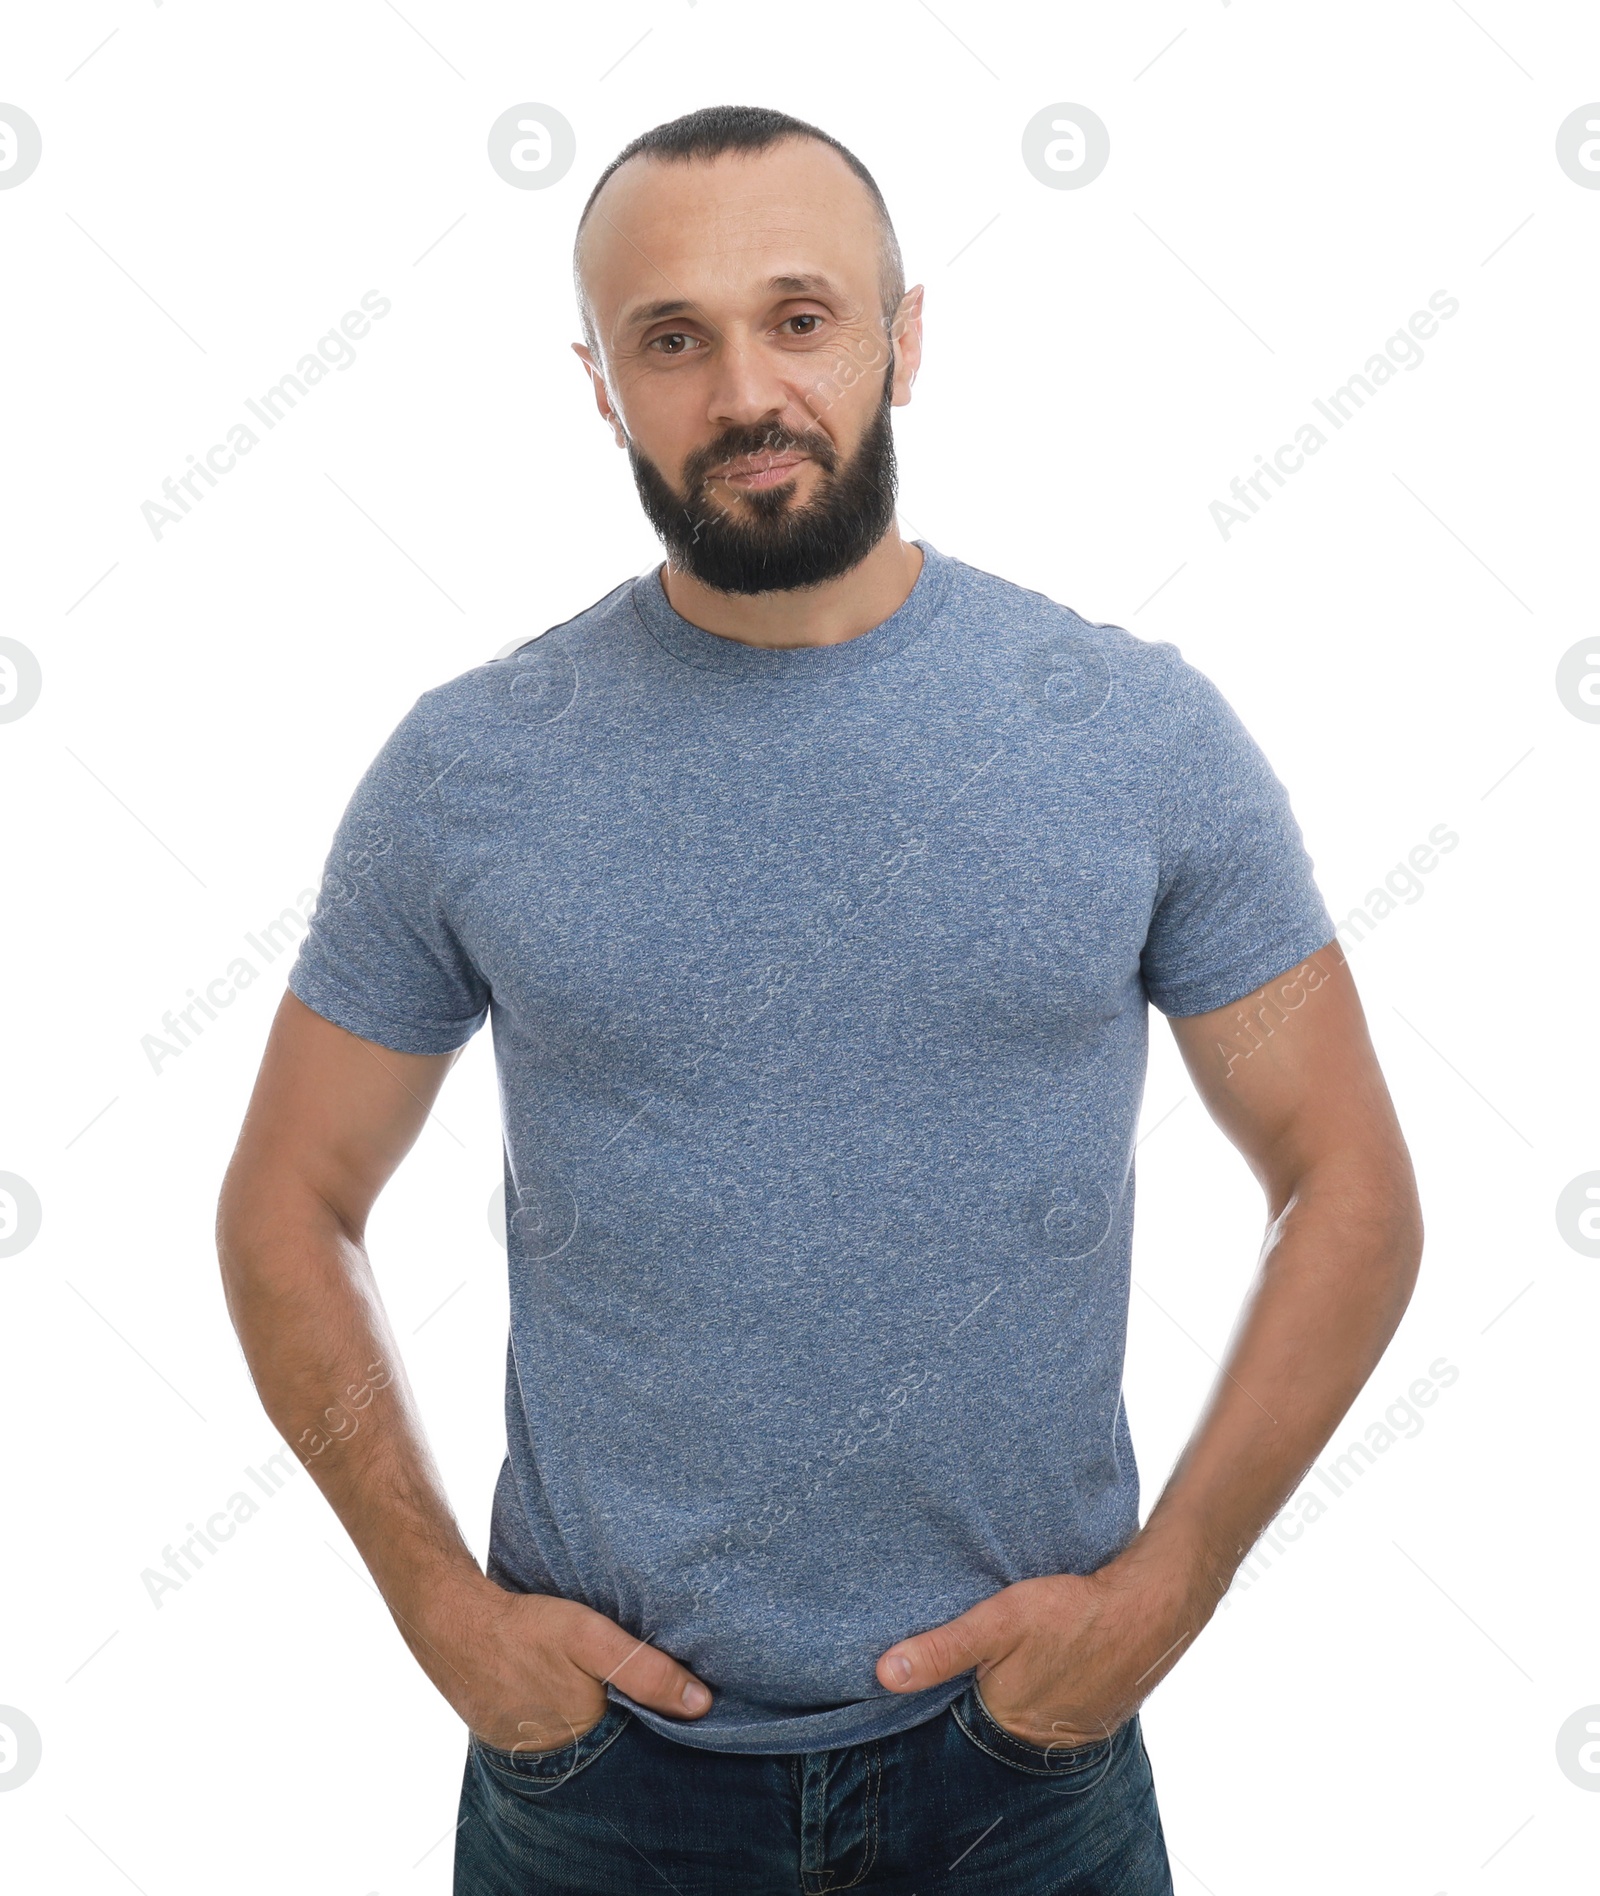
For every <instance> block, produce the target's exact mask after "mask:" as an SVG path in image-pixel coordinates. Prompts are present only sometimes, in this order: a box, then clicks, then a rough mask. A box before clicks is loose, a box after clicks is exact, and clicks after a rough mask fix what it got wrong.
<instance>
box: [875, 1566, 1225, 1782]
mask: <svg viewBox="0 0 1600 1896" xmlns="http://www.w3.org/2000/svg"><path fill="white" fill-rule="evenodd" d="M1208 1617H1209V1614H1208V1613H1207V1612H1206V1611H1205V1610H1204V1609H1203V1608H1202V1607H1201V1606H1200V1605H1199V1604H1198V1602H1197V1601H1196V1599H1195V1598H1194V1597H1193V1596H1192V1595H1191V1593H1190V1590H1189V1589H1188V1588H1187V1587H1184V1586H1181V1585H1178V1584H1175V1583H1174V1582H1172V1581H1171V1580H1170V1579H1169V1578H1168V1577H1166V1576H1165V1575H1163V1574H1161V1573H1159V1572H1157V1571H1155V1570H1153V1569H1151V1568H1150V1567H1148V1566H1146V1565H1139V1566H1135V1565H1133V1564H1132V1563H1128V1564H1124V1563H1123V1562H1122V1560H1121V1558H1120V1557H1119V1559H1118V1560H1115V1561H1112V1562H1111V1563H1110V1564H1109V1565H1108V1566H1105V1567H1102V1568H1100V1569H1099V1571H1098V1572H1096V1573H1090V1574H1059V1575H1055V1576H1053V1577H1051V1578H1048V1579H1042V1580H1019V1581H1018V1582H1017V1583H1016V1585H1015V1586H1009V1587H1002V1588H1001V1590H1000V1591H999V1592H998V1593H992V1594H990V1596H989V1598H988V1599H986V1600H980V1601H979V1602H978V1604H977V1605H976V1606H974V1607H971V1608H970V1609H969V1610H968V1611H967V1612H965V1613H962V1614H960V1615H959V1616H958V1617H957V1618H955V1619H953V1620H948V1621H946V1623H945V1624H944V1625H943V1626H935V1627H933V1628H931V1629H930V1630H929V1631H928V1632H925V1633H918V1634H917V1635H916V1636H915V1637H914V1638H912V1639H902V1640H901V1641H900V1642H899V1643H898V1644H897V1645H894V1646H891V1647H890V1648H889V1650H888V1651H887V1652H886V1653H885V1654H884V1655H883V1657H882V1658H881V1659H880V1660H879V1661H878V1679H879V1681H880V1682H881V1683H882V1684H884V1685H886V1686H887V1687H888V1688H889V1690H890V1691H891V1692H920V1691H924V1690H926V1689H927V1687H929V1686H931V1685H938V1684H940V1683H941V1682H942V1681H943V1680H945V1679H953V1678H955V1677H957V1675H958V1674H960V1673H962V1672H966V1671H968V1670H970V1669H971V1668H973V1667H976V1668H977V1679H978V1684H979V1686H980V1687H981V1689H982V1692H983V1702H984V1704H985V1705H986V1706H987V1707H988V1708H989V1711H990V1713H991V1715H992V1716H993V1718H994V1720H995V1722H996V1724H998V1725H999V1726H1000V1727H1001V1729H1002V1730H1004V1731H1008V1732H1010V1733H1011V1735H1012V1736H1013V1737H1016V1738H1021V1739H1023V1740H1024V1741H1025V1742H1026V1743H1028V1744H1033V1745H1039V1746H1041V1747H1045V1746H1050V1745H1060V1746H1063V1747H1065V1748H1067V1749H1072V1748H1075V1747H1076V1746H1079V1745H1087V1744H1096V1743H1098V1742H1099V1741H1100V1740H1101V1739H1102V1738H1109V1737H1110V1736H1111V1734H1112V1733H1113V1732H1114V1731H1116V1730H1117V1728H1118V1727H1119V1726H1121V1725H1123V1724H1125V1723H1126V1722H1127V1721H1128V1719H1130V1718H1131V1717H1132V1716H1133V1714H1134V1713H1135V1712H1136V1711H1137V1710H1138V1709H1139V1706H1140V1704H1141V1703H1142V1702H1143V1700H1144V1699H1145V1698H1146V1697H1147V1696H1148V1695H1149V1693H1151V1692H1152V1691H1153V1690H1154V1689H1155V1687H1156V1685H1157V1683H1158V1682H1159V1681H1160V1680H1161V1679H1162V1678H1163V1677H1164V1676H1165V1675H1166V1674H1167V1673H1168V1672H1170V1671H1171V1669H1172V1667H1173V1666H1174V1665H1176V1664H1177V1662H1178V1659H1179V1657H1180V1656H1181V1655H1182V1653H1183V1651H1184V1650H1185V1649H1186V1647H1187V1646H1188V1644H1189V1642H1190V1641H1191V1640H1192V1639H1193V1638H1194V1636H1195V1634H1196V1633H1198V1632H1199V1631H1200V1629H1201V1627H1202V1626H1203V1625H1204V1624H1205V1621H1206V1619H1207V1618H1208Z"/></svg>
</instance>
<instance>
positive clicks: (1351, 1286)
mask: <svg viewBox="0 0 1600 1896" xmlns="http://www.w3.org/2000/svg"><path fill="white" fill-rule="evenodd" d="M1420 1255H1421V1223H1420V1216H1419V1213H1418V1210H1417V1205H1416V1197H1415V1192H1414V1189H1413V1187H1412V1183H1411V1174H1410V1168H1409V1166H1408V1165H1407V1164H1406V1163H1405V1161H1404V1158H1403V1155H1401V1156H1400V1157H1399V1158H1398V1159H1393V1158H1390V1159H1387V1160H1375V1159H1374V1158H1372V1157H1371V1156H1370V1155H1365V1156H1361V1157H1357V1158H1351V1159H1346V1160H1330V1161H1327V1162H1325V1163H1323V1164H1322V1165H1320V1166H1318V1167H1316V1168H1314V1169H1312V1170H1311V1171H1310V1172H1309V1173H1308V1174H1307V1175H1306V1176H1304V1177H1303V1178H1301V1179H1299V1180H1297V1181H1296V1182H1295V1185H1294V1188H1293V1190H1292V1192H1291V1193H1290V1194H1289V1196H1288V1201H1287V1203H1286V1204H1285V1206H1284V1208H1283V1209H1282V1210H1281V1211H1280V1212H1279V1214H1278V1215H1277V1217H1276V1218H1275V1219H1274V1220H1273V1223H1272V1224H1271V1225H1270V1226H1269V1228H1268V1231H1267V1237H1266V1242H1265V1244H1264V1246H1263V1251H1262V1258H1261V1265H1260V1269H1259V1272H1258V1274H1257V1277H1256V1281H1255V1284H1254V1286H1253V1288H1252V1291H1251V1294H1250V1297H1249V1299H1248V1301H1247V1303H1246V1305H1245V1308H1244V1310H1243V1312H1242V1315H1241V1319H1240V1323H1239V1325H1238V1327H1237V1329H1236V1331H1235V1333H1234V1336H1233V1338H1232V1340H1231V1343H1230V1347H1229V1349H1228V1351H1227V1354H1226V1357H1225V1360H1224V1362H1223V1365H1222V1371H1221V1374H1220V1375H1219V1377H1218V1379H1217V1382H1216V1384H1215V1386H1214V1388H1213V1391H1212V1394H1211V1397H1210V1400H1209V1402H1208V1404H1207V1407H1206V1410H1205V1413H1204V1414H1203V1416H1202V1418H1201V1420H1200V1422H1199V1424H1198V1425H1197V1427H1196V1429H1195V1431H1194V1434H1193V1435H1192V1437H1191V1438H1190V1441H1189V1443H1188V1446H1187V1447H1186V1448H1185V1450H1184V1452H1183V1454H1182V1456H1181V1457H1180V1458H1179V1460H1178V1463H1177V1465H1176V1467H1175V1468H1174V1470H1173V1472H1172V1475H1171V1477H1170V1479H1169V1480H1168V1482H1167V1484H1166V1487H1165V1489H1164V1490H1163V1492H1162V1494H1161V1497H1160V1499H1159V1500H1158V1501H1157V1503H1156V1506H1155V1507H1154V1509H1153V1510H1152V1511H1151V1514H1150V1517H1149V1519H1148V1521H1147V1522H1146V1524H1145V1527H1144V1529H1143V1530H1142V1532H1141V1533H1140V1534H1139V1536H1138V1537H1137V1538H1136V1541H1135V1542H1134V1543H1132V1544H1130V1547H1129V1548H1128V1549H1127V1550H1126V1557H1127V1559H1128V1560H1129V1562H1130V1563H1131V1564H1133V1565H1137V1566H1139V1567H1141V1568H1144V1567H1146V1566H1147V1564H1148V1563H1150V1562H1154V1563H1155V1564H1156V1565H1157V1566H1158V1567H1159V1568H1161V1569H1164V1570H1165V1572H1166V1573H1167V1574H1168V1575H1169V1576H1170V1577H1171V1578H1172V1580H1173V1581H1174V1583H1175V1584H1178V1585H1181V1586H1182V1587H1184V1588H1186V1589H1188V1590H1189V1591H1190V1592H1191V1593H1192V1596H1193V1599H1194V1602H1195V1606H1196V1610H1197V1611H1199V1612H1200V1613H1202V1614H1205V1615H1209V1613H1210V1611H1211V1610H1212V1608H1213V1607H1214V1606H1215V1604H1216V1602H1217V1600H1218V1599H1220V1597H1221V1596H1222V1594H1223V1593H1224V1592H1225V1591H1226V1590H1227V1587H1228V1584H1229V1582H1230V1581H1231V1580H1232V1578H1233V1574H1234V1572H1235V1570H1236V1569H1237V1567H1238V1565H1239V1563H1240V1561H1242V1560H1243V1558H1244V1557H1245V1555H1246V1554H1247V1553H1248V1552H1249V1550H1250V1548H1251V1546H1252V1545H1253V1544H1254V1543H1255V1541H1256V1539H1257V1537H1258V1536H1259V1535H1260V1533H1261V1532H1262V1530H1263V1529H1264V1528H1265V1527H1266V1526H1267V1524H1268V1523H1269V1522H1270V1521H1271V1519H1272V1518H1273V1516H1274V1515H1275V1514H1276V1513H1277V1512H1278V1510H1279V1509H1280V1508H1281V1507H1282V1506H1283V1504H1284V1503H1285V1501H1287V1500H1288V1498H1289V1496H1290V1495H1291V1494H1292V1493H1293V1492H1294V1490H1295V1488H1296V1487H1297V1486H1298V1485H1299V1482H1300V1480H1301V1479H1302V1477H1303V1476H1304V1475H1305V1473H1306V1471H1307V1470H1308V1469H1309V1467H1310V1466H1311V1464H1312V1462H1313V1461H1314V1460H1315V1459H1316V1457H1317V1455H1318V1454H1319V1453H1320V1452H1321V1450H1322V1448H1323V1447H1324V1446H1325V1445H1326V1443H1327V1441H1328V1439H1329V1437H1330V1436H1331V1435H1332V1433H1333V1431H1334V1429H1335V1428H1336V1427H1337V1425H1338V1423H1339V1420H1340V1418H1341V1417H1342V1416H1343V1415H1344V1414H1345V1413H1346V1411H1347V1410H1348V1409H1349V1407H1350V1404H1351V1402H1352V1401H1353V1400H1354V1399H1355V1397H1356V1395H1357V1394H1358V1393H1359V1391H1360V1389H1361V1388H1362V1385H1363V1384H1364V1383H1365V1382H1366V1380H1367V1378H1368V1376H1370V1375H1371V1373H1372V1370H1373V1369H1374V1367H1375V1366H1376V1364H1377V1362H1378V1360H1379V1358H1380V1357H1381V1356H1382V1354H1383V1351H1384V1349H1385V1347H1386V1346H1387V1344H1388V1342H1389V1339H1390V1337H1391V1336H1392V1335H1393V1334H1394V1331H1395V1328H1396V1326H1397V1325H1398V1323H1399V1321H1400V1318H1401V1315H1402V1314H1403V1312H1404V1310H1405V1307H1406V1303H1407V1301H1408V1300H1409V1298H1410V1295H1411V1290H1412V1286H1413V1284H1414V1282H1415V1280H1416V1273H1417V1266H1418V1260H1419V1258H1420Z"/></svg>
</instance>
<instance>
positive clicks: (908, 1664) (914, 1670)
mask: <svg viewBox="0 0 1600 1896" xmlns="http://www.w3.org/2000/svg"><path fill="white" fill-rule="evenodd" d="M999 1632H1000V1628H999V1626H998V1624H997V1619H996V1614H995V1611H994V1607H993V1599H992V1596H991V1598H990V1599H988V1600H980V1601H979V1602H978V1604H977V1605H976V1606H974V1607H969V1608H968V1609H967V1611H966V1612H965V1613H961V1614H958V1615H957V1616H956V1618H955V1619H953V1620H946V1621H945V1623H944V1624H943V1625H942V1626H933V1627H930V1628H929V1629H928V1631H927V1632H925V1633H917V1634H915V1635H914V1636H913V1637H912V1638H910V1639H902V1640H900V1641H898V1642H897V1643H896V1644H895V1645H893V1646H891V1647H890V1648H889V1650H888V1651H887V1652H886V1653H885V1654H884V1655H883V1657H882V1658H881V1659H880V1660H879V1661H878V1682H879V1684H880V1685H886V1686H887V1687H888V1688H889V1690H890V1691H891V1692H922V1691H926V1689H927V1688H928V1687H929V1686H930V1685H942V1684H943V1683H944V1681H945V1680H946V1679H954V1678H956V1677H957V1676H958V1675H959V1674H961V1673H963V1672H968V1671H970V1670H971V1669H972V1668H973V1667H974V1666H987V1665H989V1664H990V1663H991V1662H992V1661H993V1660H994V1659H995V1657H996V1656H997V1654H998V1651H999Z"/></svg>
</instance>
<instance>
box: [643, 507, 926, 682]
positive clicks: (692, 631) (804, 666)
mask: <svg viewBox="0 0 1600 1896" xmlns="http://www.w3.org/2000/svg"><path fill="white" fill-rule="evenodd" d="M912 544H913V545H915V546H918V547H920V548H921V549H922V571H921V572H920V573H918V574H917V577H916V580H915V582H914V583H913V585H912V588H911V590H910V592H909V593H907V594H906V597H905V599H904V601H903V602H902V603H901V605H900V606H899V607H898V608H897V609H896V610H895V611H894V612H891V613H890V615H889V616H888V618H887V619H884V620H883V621H881V623H879V624H878V625H875V626H872V627H870V628H869V629H868V630H867V631H865V632H858V633H857V634H856V635H855V637H854V638H850V639H842V640H841V641H840V642H839V643H838V644H837V645H800V646H785V647H783V648H782V649H780V650H776V651H774V650H772V649H771V648H770V647H766V646H760V645H747V644H745V643H744V642H743V640H741V639H730V638H725V637H724V636H723V635H722V634H721V633H720V632H707V631H705V630H704V629H703V628H702V627H700V626H697V625H691V624H690V623H689V621H688V620H687V619H685V618H684V617H683V616H682V614H681V613H679V612H678V611H676V610H675V608H674V607H673V605H672V603H671V601H670V600H669V599H668V598H667V593H666V588H665V586H664V585H663V584H662V574H663V572H664V571H665V562H663V563H662V565H660V566H656V567H652V568H651V570H650V571H649V572H648V573H641V574H640V575H639V577H638V578H637V579H636V580H635V581H634V582H633V604H634V609H635V610H636V611H637V612H638V614H639V617H640V619H641V621H642V622H643V624H644V628H645V630H646V631H647V632H648V633H649V634H650V636H651V637H652V638H653V639H654V640H655V641H656V643H657V644H658V645H661V646H662V647H664V648H665V649H666V650H667V651H668V652H670V653H671V654H672V656H673V657H674V658H677V659H681V660H682V661H683V663H684V664H686V665H694V666H696V667H698V669H700V670H701V671H718V672H730V673H740V674H742V675H744V676H745V677H750V678H784V679H790V678H805V679H819V678H833V677H837V676H838V674H839V673H840V672H845V671H854V670H856V669H857V668H858V667H859V666H862V665H872V664H876V663H877V661H878V660H879V659H882V658H888V657H890V656H891V655H892V654H893V653H895V652H899V651H903V650H904V649H905V647H906V646H907V645H909V644H910V643H911V641H912V640H913V639H914V638H916V637H918V636H919V635H920V634H921V633H923V632H925V631H926V630H927V629H928V627H929V626H930V625H931V624H932V623H933V621H934V619H935V617H936V616H937V614H938V612H939V608H940V606H941V605H942V604H943V602H944V596H945V591H946V587H947V584H948V581H949V576H950V561H949V560H948V559H946V558H945V556H944V555H943V554H942V553H940V552H939V551H938V549H937V548H935V547H932V546H930V545H929V544H928V542H927V541H926V540H916V541H913V543H912Z"/></svg>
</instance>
